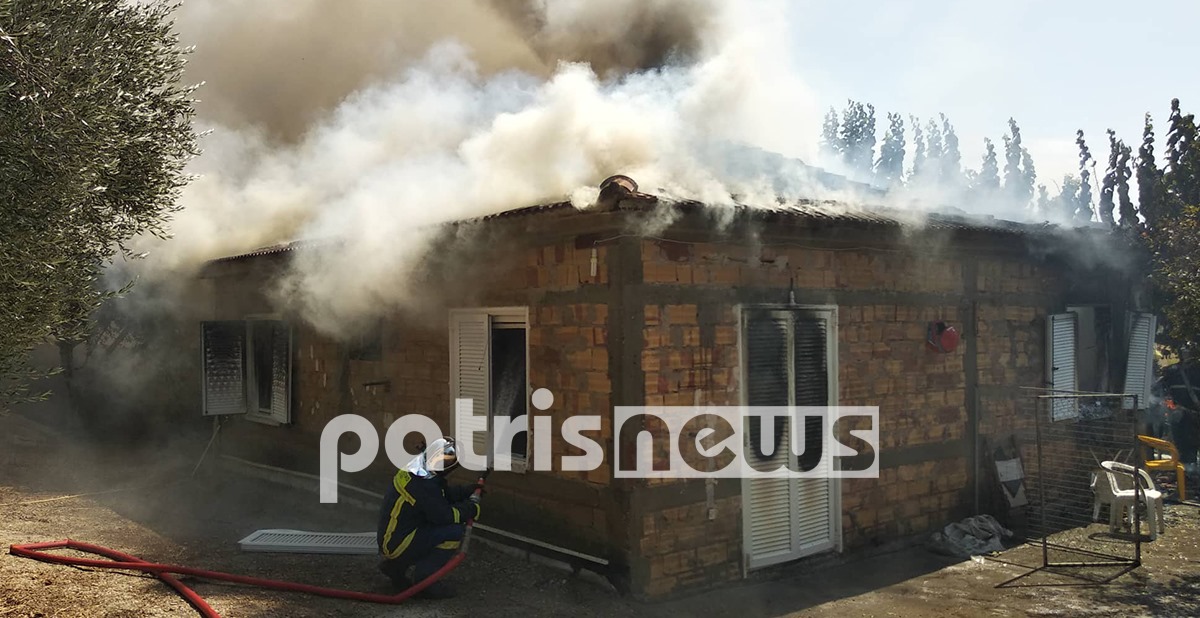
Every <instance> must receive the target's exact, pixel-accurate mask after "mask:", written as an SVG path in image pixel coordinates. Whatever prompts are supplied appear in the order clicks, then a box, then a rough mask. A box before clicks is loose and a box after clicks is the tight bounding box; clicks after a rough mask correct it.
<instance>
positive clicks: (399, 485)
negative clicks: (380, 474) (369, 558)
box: [380, 470, 416, 558]
mask: <svg viewBox="0 0 1200 618" xmlns="http://www.w3.org/2000/svg"><path fill="white" fill-rule="evenodd" d="M410 478H411V477H409V475H408V472H406V471H404V470H401V471H399V472H397V473H396V476H395V478H393V479H392V486H393V487H395V488H396V491H397V492H398V493H399V494H400V499H398V500H396V504H395V505H393V506H392V512H391V514H390V515H389V516H388V527H387V530H385V531H384V533H383V547H381V548H380V550H381V551H382V552H383V555H384V556H386V557H388V558H395V557H396V556H399V555H400V553H401V552H403V551H404V550H405V549H406V548H407V547H408V544H409V543H411V542H412V538H413V534H414V533H416V530H413V531H412V532H410V533H409V534H408V536H406V537H404V539H403V540H402V541H401V542H400V546H399V547H398V548H396V551H394V552H389V551H388V549H387V548H388V545H389V544H390V543H391V540H392V534H394V533H395V532H396V524H397V523H399V521H400V509H402V508H403V507H404V504H405V503H406V502H407V503H408V504H415V503H416V500H414V499H413V497H412V494H410V493H408V490H407V489H405V487H406V486H407V485H408V481H409V479H410Z"/></svg>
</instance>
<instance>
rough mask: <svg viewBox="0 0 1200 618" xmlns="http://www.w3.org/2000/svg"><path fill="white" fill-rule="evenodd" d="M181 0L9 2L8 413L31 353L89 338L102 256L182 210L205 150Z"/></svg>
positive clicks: (3, 290)
mask: <svg viewBox="0 0 1200 618" xmlns="http://www.w3.org/2000/svg"><path fill="white" fill-rule="evenodd" d="M175 8H176V6H175V5H169V4H162V3H148V2H141V3H131V2H126V1H124V0H0V410H3V409H4V408H5V407H6V406H7V405H11V404H12V403H14V402H18V401H22V400H27V399H30V398H36V397H37V396H38V395H37V394H36V393H33V392H32V391H31V386H30V384H31V382H32V380H33V379H35V378H36V377H38V375H39V373H38V371H36V370H35V369H34V368H33V367H32V365H31V364H30V362H29V352H30V351H31V350H32V349H34V348H35V347H36V346H38V345H40V344H43V343H47V342H59V343H62V342H67V343H69V342H73V341H79V340H80V339H82V338H83V337H84V336H85V335H86V332H87V329H88V324H89V318H90V316H91V315H92V312H93V311H94V310H95V309H96V308H97V307H98V306H100V304H101V303H102V302H103V301H104V300H105V299H106V298H108V297H110V296H111V295H112V294H114V293H115V292H114V291H111V290H105V288H104V286H103V285H102V283H101V276H102V274H103V273H104V269H105V267H106V265H108V264H110V263H111V261H112V260H113V259H116V258H118V257H123V256H128V254H129V249H128V244H129V242H130V240H132V239H133V238H135V237H137V236H140V235H147V234H150V235H155V236H159V237H165V232H164V226H165V224H166V222H167V221H168V220H169V218H170V216H171V214H172V213H173V212H175V211H176V210H177V208H178V207H177V206H176V201H177V197H178V193H179V191H180V189H181V188H182V187H183V186H184V185H185V184H186V183H187V181H188V180H189V177H188V175H187V174H186V173H185V171H184V167H185V165H186V163H187V161H188V160H190V159H191V158H192V157H193V156H195V155H196V154H197V151H196V135H195V133H194V131H193V129H192V116H193V110H194V100H193V98H192V92H193V90H194V87H189V86H185V85H183V83H182V82H181V77H182V73H183V67H184V64H185V61H186V55H187V53H188V51H189V50H186V49H182V48H180V47H179V44H178V40H177V37H176V35H175V34H174V32H173V30H174V27H173V24H172V22H171V19H170V18H171V15H172V13H173V11H174V10H175ZM117 292H119V291H117Z"/></svg>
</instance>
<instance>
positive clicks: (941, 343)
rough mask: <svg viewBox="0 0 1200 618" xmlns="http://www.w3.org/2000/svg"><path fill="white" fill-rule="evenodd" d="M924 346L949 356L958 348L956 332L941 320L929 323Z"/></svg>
mask: <svg viewBox="0 0 1200 618" xmlns="http://www.w3.org/2000/svg"><path fill="white" fill-rule="evenodd" d="M925 345H926V346H928V347H929V349H930V350H933V351H934V352H939V353H941V354H949V353H951V352H953V351H954V350H955V349H957V348H958V331H957V330H954V327H953V326H950V325H948V324H946V323H945V322H942V321H941V320H939V321H937V322H930V323H929V335H928V337H927V338H926V340H925Z"/></svg>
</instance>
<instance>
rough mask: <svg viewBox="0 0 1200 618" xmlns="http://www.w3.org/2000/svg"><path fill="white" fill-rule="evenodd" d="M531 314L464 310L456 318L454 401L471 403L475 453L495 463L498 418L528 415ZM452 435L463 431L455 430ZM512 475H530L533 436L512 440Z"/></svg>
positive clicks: (452, 348)
mask: <svg viewBox="0 0 1200 618" xmlns="http://www.w3.org/2000/svg"><path fill="white" fill-rule="evenodd" d="M528 324H529V318H528V310H527V309H525V308H515V309H514V308H509V309H463V310H455V311H452V312H451V316H450V371H451V376H450V390H451V393H450V396H451V399H452V400H454V401H456V402H457V401H459V400H464V399H469V400H471V404H472V416H473V418H474V419H477V420H476V421H475V422H474V423H473V424H472V426H471V427H470V428H464V429H470V430H472V431H475V433H474V440H473V443H472V445H473V447H474V451H475V452H476V453H478V454H482V455H486V456H487V457H488V458H489V462H491V463H495V462H492V455H493V452H492V448H491V447H492V444H493V443H494V438H493V436H494V435H495V431H494V429H495V428H496V418H498V417H501V416H503V417H506V418H507V419H509V420H511V421H516V420H517V419H519V418H521V417H525V416H526V415H527V413H528V402H529V367H528V365H529V363H528V349H529V338H528V330H529V327H528ZM451 431H452V432H455V431H457V428H455V427H452V428H451ZM509 437H510V439H511V443H510V444H511V449H512V450H511V453H512V459H513V461H512V469H513V470H514V471H524V470H525V469H526V462H527V461H528V447H529V432H528V431H518V432H513V433H512V434H511V436H509Z"/></svg>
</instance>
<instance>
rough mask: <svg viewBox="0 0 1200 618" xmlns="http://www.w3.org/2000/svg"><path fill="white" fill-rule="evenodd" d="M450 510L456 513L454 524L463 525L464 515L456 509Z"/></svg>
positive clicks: (451, 508)
mask: <svg viewBox="0 0 1200 618" xmlns="http://www.w3.org/2000/svg"><path fill="white" fill-rule="evenodd" d="M450 510H451V511H454V523H456V524H461V523H462V513H459V512H458V509H456V508H454V507H450Z"/></svg>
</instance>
